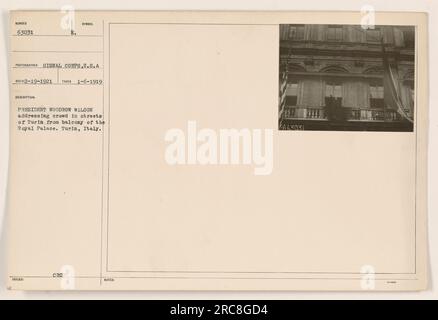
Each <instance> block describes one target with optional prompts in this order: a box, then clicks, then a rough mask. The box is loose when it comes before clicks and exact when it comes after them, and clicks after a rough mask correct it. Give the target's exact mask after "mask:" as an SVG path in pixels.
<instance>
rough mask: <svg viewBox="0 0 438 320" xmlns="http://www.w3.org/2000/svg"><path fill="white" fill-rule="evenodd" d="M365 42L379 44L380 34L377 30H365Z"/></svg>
mask: <svg viewBox="0 0 438 320" xmlns="http://www.w3.org/2000/svg"><path fill="white" fill-rule="evenodd" d="M366 35H367V41H368V42H380V39H381V37H382V36H381V32H380V29H379V28H376V27H375V28H374V29H367V31H366Z"/></svg>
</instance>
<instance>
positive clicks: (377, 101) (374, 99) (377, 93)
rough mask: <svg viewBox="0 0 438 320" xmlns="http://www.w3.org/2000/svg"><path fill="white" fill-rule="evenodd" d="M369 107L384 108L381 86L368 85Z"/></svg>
mask: <svg viewBox="0 0 438 320" xmlns="http://www.w3.org/2000/svg"><path fill="white" fill-rule="evenodd" d="M370 107H371V108H383V107H384V97H383V86H381V85H370Z"/></svg>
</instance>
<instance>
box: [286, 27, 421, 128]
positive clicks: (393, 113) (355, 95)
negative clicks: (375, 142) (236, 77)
mask: <svg viewBox="0 0 438 320" xmlns="http://www.w3.org/2000/svg"><path fill="white" fill-rule="evenodd" d="M279 58H280V59H279V63H280V66H279V70H280V74H279V110H278V119H279V129H280V130H317V131H325V130H329V131H406V132H412V131H413V128H414V121H415V27H414V26H383V25H382V26H372V27H371V26H368V27H366V28H365V27H364V26H361V25H338V24H335V25H323V24H306V25H304V24H282V25H280V57H279Z"/></svg>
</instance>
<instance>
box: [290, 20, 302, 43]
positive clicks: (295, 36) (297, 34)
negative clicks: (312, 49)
mask: <svg viewBox="0 0 438 320" xmlns="http://www.w3.org/2000/svg"><path fill="white" fill-rule="evenodd" d="M289 39H292V40H304V24H293V25H290V26H289Z"/></svg>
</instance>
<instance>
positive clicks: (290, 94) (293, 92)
mask: <svg viewBox="0 0 438 320" xmlns="http://www.w3.org/2000/svg"><path fill="white" fill-rule="evenodd" d="M297 98H298V82H292V83H288V85H287V87H286V106H296V105H297V100H298V99H297Z"/></svg>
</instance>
